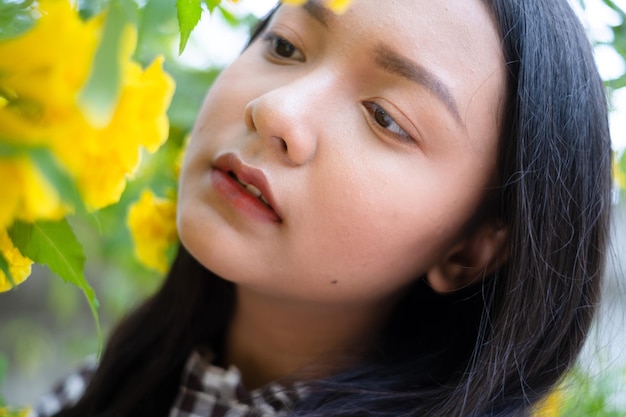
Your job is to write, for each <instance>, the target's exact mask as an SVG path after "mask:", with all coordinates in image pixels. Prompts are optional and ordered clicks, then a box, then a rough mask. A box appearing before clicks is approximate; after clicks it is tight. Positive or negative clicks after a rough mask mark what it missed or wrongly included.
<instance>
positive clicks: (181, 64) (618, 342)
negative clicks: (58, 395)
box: [0, 0, 626, 416]
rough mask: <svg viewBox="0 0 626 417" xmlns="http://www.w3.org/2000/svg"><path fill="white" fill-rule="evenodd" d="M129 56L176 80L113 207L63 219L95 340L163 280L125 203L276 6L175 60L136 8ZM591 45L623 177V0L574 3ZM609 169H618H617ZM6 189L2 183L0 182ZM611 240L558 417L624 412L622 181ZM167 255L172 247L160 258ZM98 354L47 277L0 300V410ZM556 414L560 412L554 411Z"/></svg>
mask: <svg viewBox="0 0 626 417" xmlns="http://www.w3.org/2000/svg"><path fill="white" fill-rule="evenodd" d="M140 3H141V4H139V8H138V10H139V17H138V20H137V28H138V45H137V50H136V52H135V59H137V60H138V61H139V62H141V63H143V64H147V63H149V62H150V61H151V60H152V59H153V58H154V56H155V55H156V54H157V53H158V54H163V52H164V51H165V55H166V56H165V58H166V60H165V69H166V70H167V71H168V72H169V73H170V74H171V75H172V77H173V78H174V79H175V80H176V93H175V95H174V98H173V101H172V104H171V106H170V108H169V111H168V116H169V119H170V134H169V139H168V141H167V143H166V144H165V145H164V146H162V147H161V149H160V150H159V151H158V152H157V153H155V154H154V155H144V158H143V162H142V165H141V167H140V169H139V171H138V172H137V173H136V175H135V176H134V178H133V180H132V181H130V182H129V183H128V186H127V188H126V190H125V192H124V194H123V195H122V198H121V200H120V202H119V203H118V204H115V205H113V206H110V207H107V208H104V209H102V210H100V211H98V212H97V213H96V214H94V216H95V217H96V221H85V220H84V219H72V220H71V222H72V226H73V228H74V230H75V232H76V234H77V235H78V237H79V240H80V241H81V243H82V245H83V246H84V248H85V253H86V254H87V264H86V277H87V279H88V281H89V282H90V283H91V285H92V286H93V287H94V289H95V290H96V294H97V297H98V299H99V302H100V322H101V326H102V329H103V333H104V337H105V339H106V335H107V334H108V333H109V332H110V330H111V327H112V326H113V325H114V323H116V322H117V321H118V320H119V319H120V318H121V317H123V316H124V315H125V314H126V313H127V312H128V311H129V310H130V309H132V308H133V307H134V306H136V305H137V304H138V303H139V302H140V301H141V300H143V299H145V298H146V297H147V296H148V295H149V294H151V293H152V292H153V291H154V290H155V289H156V288H157V287H158V286H159V284H160V282H161V273H160V272H156V271H154V270H152V269H149V268H147V267H145V266H143V265H142V264H141V263H140V262H139V261H138V260H137V259H136V258H135V256H134V247H133V242H132V239H131V238H130V235H129V231H128V230H127V228H125V227H119V226H120V221H124V219H125V218H126V213H127V211H128V208H129V205H130V204H132V203H133V202H134V201H136V200H137V199H138V198H139V195H140V194H141V192H142V190H143V189H145V188H146V187H148V188H150V189H152V190H153V191H154V192H155V193H156V194H158V195H161V196H165V195H171V194H172V193H173V190H175V184H176V173H175V169H172V170H163V167H164V166H167V167H173V166H176V160H178V158H179V157H180V150H181V148H182V146H183V144H184V141H185V138H186V135H187V133H188V132H189V129H190V128H191V126H192V123H193V121H194V119H195V116H196V112H197V109H198V108H199V106H200V103H201V101H202V99H203V96H204V94H205V92H206V90H207V89H208V88H209V86H210V84H211V83H212V81H213V80H214V78H215V76H216V75H217V74H218V73H219V70H220V69H221V68H223V66H224V65H226V64H227V63H228V62H230V61H231V60H232V59H234V58H235V57H236V56H237V55H238V54H239V53H240V51H241V50H242V48H243V46H244V44H245V42H246V40H247V38H248V33H249V30H250V27H251V25H253V24H254V22H255V21H256V20H257V19H258V18H259V17H260V16H263V15H265V14H266V13H267V11H268V10H269V9H270V8H271V7H272V6H273V5H274V4H275V2H274V1H273V0H240V1H239V2H237V3H236V4H235V3H229V2H225V3H223V5H222V7H221V8H219V9H215V10H214V11H213V13H211V14H209V13H208V12H205V13H203V17H202V19H201V21H200V23H199V25H198V26H197V27H196V29H195V30H194V31H193V32H192V35H191V37H190V39H189V42H188V44H187V47H186V49H185V50H184V53H182V54H181V55H179V54H178V45H179V28H178V23H177V21H176V14H175V13H173V12H172V8H174V7H175V5H174V2H173V1H163V0H148V1H145V2H140ZM573 5H574V7H575V8H576V10H577V11H578V13H579V16H580V17H581V20H582V21H583V23H584V24H585V26H586V28H587V30H588V33H589V36H590V39H591V40H592V42H593V43H594V45H595V51H596V59H597V62H598V66H599V68H600V72H601V75H602V77H603V79H605V81H606V85H607V89H608V91H609V97H610V103H611V108H612V114H611V129H612V136H613V144H614V149H615V152H616V162H618V164H619V166H621V167H622V168H621V169H622V170H621V171H620V172H622V174H619V175H622V181H624V178H625V177H624V176H623V175H624V174H623V173H624V172H626V156H625V154H624V150H625V149H626V64H625V61H624V57H626V13H625V12H624V11H625V10H626V0H619V1H618V0H584V1H578V0H575V1H574V2H573ZM616 173H618V171H617V170H616ZM2 181H6V179H4V178H3V179H2ZM614 205H615V216H614V227H613V229H612V230H613V239H612V245H611V249H610V253H609V254H608V255H609V263H608V271H607V280H606V288H605V294H604V298H603V304H602V309H601V312H600V315H599V317H598V320H597V322H596V325H595V327H594V332H593V334H592V337H590V339H589V341H588V343H587V346H586V348H585V351H584V354H583V356H582V357H581V360H580V364H579V365H578V367H577V368H576V370H575V371H574V372H572V375H571V377H570V378H569V379H568V382H567V383H568V384H571V385H573V386H575V388H574V389H575V390H577V392H579V393H581V395H579V396H578V397H579V399H580V398H582V399H583V400H580V404H579V406H577V407H576V411H575V412H574V411H567V413H568V414H562V415H567V416H575V415H579V416H626V279H625V274H624V273H625V272H626V183H625V182H622V183H621V187H620V185H619V184H616V187H615V198H614ZM171 255H172V253H171V251H170V253H169V256H170V257H171ZM97 349H98V338H97V333H96V330H95V326H94V321H93V318H92V316H91V313H90V310H89V307H88V305H87V303H86V302H85V300H84V297H83V295H82V294H81V293H80V292H79V291H78V290H77V289H76V288H75V287H73V286H71V285H68V284H66V283H65V282H63V281H62V280H60V279H58V278H57V277H55V276H52V275H51V274H50V273H49V272H48V270H47V269H45V268H42V267H38V266H34V268H33V274H32V276H31V277H30V278H29V279H27V280H26V281H25V282H24V283H23V284H21V285H19V286H18V287H16V288H14V289H13V290H11V291H9V292H6V293H0V404H2V403H3V402H4V403H6V404H9V405H12V406H19V405H26V404H30V403H32V402H33V401H34V400H35V399H36V398H38V397H39V396H41V395H42V394H44V393H45V392H47V391H48V390H49V389H50V387H51V386H52V384H53V383H54V381H57V380H58V379H59V378H62V377H63V376H64V375H65V374H67V373H68V372H69V371H71V370H72V369H74V368H75V367H76V366H78V365H79V364H80V363H81V362H82V361H84V360H85V359H86V358H88V357H90V356H94V355H95V354H96V352H97ZM555 415H557V414H555Z"/></svg>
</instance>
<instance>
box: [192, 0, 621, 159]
mask: <svg viewBox="0 0 626 417" xmlns="http://www.w3.org/2000/svg"><path fill="white" fill-rule="evenodd" d="M571 2H572V4H573V5H574V8H575V9H576V10H577V12H578V14H579V16H580V17H581V20H582V21H583V24H584V25H585V27H586V28H587V31H588V33H589V37H590V38H591V39H592V40H594V41H595V42H611V41H612V39H613V33H612V31H611V29H610V27H609V26H616V25H619V24H620V23H621V17H620V16H619V15H618V14H617V13H615V12H614V11H613V10H611V9H610V8H609V7H607V6H606V5H605V4H604V3H602V1H601V0H585V4H586V10H584V11H583V10H582V9H581V7H580V5H579V3H578V1H577V0H571ZM614 2H615V3H616V4H617V5H619V6H620V7H622V8H623V9H625V10H626V0H614ZM226 4H227V7H229V9H230V10H231V11H232V12H233V13H235V14H238V15H244V14H246V13H248V12H250V13H253V14H255V15H256V16H259V17H262V16H264V15H265V14H266V13H267V12H268V11H269V10H270V9H271V7H272V6H273V5H275V4H276V0H240V1H239V2H238V3H237V4H232V3H228V2H226ZM216 39H219V42H216V41H207V40H216ZM246 40H247V32H246V31H245V30H241V31H234V30H233V29H232V28H230V27H229V26H228V25H227V24H226V23H225V22H224V21H223V19H222V18H221V16H220V15H219V13H215V14H214V15H212V16H209V14H208V13H204V15H203V18H202V20H201V22H200V24H199V25H198V26H197V27H196V29H195V30H194V32H193V33H192V35H191V38H190V40H189V43H188V44H187V48H186V49H185V52H184V53H183V55H182V56H181V60H182V61H183V62H185V63H187V64H189V65H192V66H197V67H199V68H203V67H206V66H208V65H210V64H217V65H226V64H227V63H229V62H231V61H232V60H234V59H235V58H236V57H237V56H238V55H239V53H240V52H241V49H242V48H243V45H244V43H245V42H246ZM595 55H596V61H597V63H598V67H599V70H600V74H601V76H602V78H604V79H605V80H610V79H614V78H617V77H619V76H620V75H621V74H623V73H624V72H626V64H625V62H624V58H623V57H621V56H620V55H619V54H618V53H617V52H616V51H615V50H614V49H613V48H612V47H610V46H607V45H598V46H597V47H596V49H595ZM610 99H611V100H610V103H611V107H612V109H613V111H612V112H611V136H612V140H613V148H614V149H615V150H618V151H622V150H625V149H626V88H621V89H619V90H616V91H615V92H614V93H613V94H612V96H611V97H610Z"/></svg>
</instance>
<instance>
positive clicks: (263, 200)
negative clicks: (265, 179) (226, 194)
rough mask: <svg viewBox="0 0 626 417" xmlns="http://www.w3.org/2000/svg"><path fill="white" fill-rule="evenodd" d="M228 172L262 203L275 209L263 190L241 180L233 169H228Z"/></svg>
mask: <svg viewBox="0 0 626 417" xmlns="http://www.w3.org/2000/svg"><path fill="white" fill-rule="evenodd" d="M227 174H228V175H229V176H230V177H231V178H232V179H234V180H235V181H237V182H238V183H239V185H241V186H242V187H243V188H245V189H246V190H248V191H249V192H250V194H252V195H253V196H255V197H256V198H258V199H259V200H260V201H261V203H263V204H265V205H266V206H267V207H268V208H270V209H272V210H274V208H273V207H272V205H271V204H270V202H269V201H268V200H267V198H265V196H264V195H263V193H262V192H261V190H259V189H258V188H256V187H255V186H254V185H252V184H248V183H246V182H244V181H242V180H240V179H239V178H238V177H237V174H235V173H234V172H233V171H228V172H227Z"/></svg>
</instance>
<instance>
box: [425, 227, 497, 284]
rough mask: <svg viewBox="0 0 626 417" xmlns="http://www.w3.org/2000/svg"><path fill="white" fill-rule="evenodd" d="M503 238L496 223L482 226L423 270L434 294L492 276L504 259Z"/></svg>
mask: <svg viewBox="0 0 626 417" xmlns="http://www.w3.org/2000/svg"><path fill="white" fill-rule="evenodd" d="M507 235H508V233H507V229H506V227H505V226H503V225H502V224H501V223H500V222H495V221H488V222H485V223H483V224H482V225H480V226H479V227H477V228H476V229H475V230H474V232H473V233H471V234H470V235H469V236H466V237H465V238H464V239H463V240H462V241H461V242H459V243H458V244H457V245H455V246H454V247H453V248H452V249H451V250H450V252H449V254H448V255H447V256H446V257H445V258H444V259H443V260H442V261H441V262H440V263H438V264H437V265H434V266H433V267H432V268H431V269H430V270H428V271H427V273H426V280H427V282H428V284H429V285H430V286H431V287H432V288H433V290H435V291H436V292H439V293H446V292H451V291H455V290H458V289H460V288H463V287H466V286H468V285H471V284H473V283H476V282H479V281H481V280H483V279H484V278H485V277H488V276H489V275H491V274H493V273H494V272H495V271H496V270H497V269H498V268H500V267H501V266H502V265H503V264H504V263H505V262H506V261H507V259H508V245H507Z"/></svg>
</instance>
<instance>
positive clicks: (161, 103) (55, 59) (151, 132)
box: [0, 0, 174, 289]
mask: <svg viewBox="0 0 626 417" xmlns="http://www.w3.org/2000/svg"><path fill="white" fill-rule="evenodd" d="M73 4H75V2H73V1H71V0H40V1H38V2H36V3H35V5H36V7H37V9H38V14H39V16H40V17H39V18H38V20H37V22H36V23H35V25H34V26H33V28H31V29H30V30H29V31H27V32H26V33H24V34H22V35H20V36H17V37H15V38H12V39H7V40H3V41H0V144H4V145H7V146H8V147H9V148H10V147H11V146H23V145H28V146H42V147H45V148H47V149H49V150H50V152H51V154H52V156H53V158H54V159H55V160H56V161H57V162H58V164H59V165H60V167H62V169H64V170H65V171H66V172H67V174H68V175H69V176H70V177H71V178H73V179H74V181H75V182H76V184H77V187H78V189H79V191H80V194H81V197H82V199H83V200H84V203H85V206H86V207H87V208H88V209H90V210H97V209H99V208H102V207H104V206H107V205H109V204H113V203H116V202H117V201H119V198H120V196H121V194H122V192H123V190H124V188H125V186H126V181H127V179H128V177H129V176H131V175H132V174H133V172H134V171H135V170H136V169H137V166H138V164H139V162H140V156H141V152H142V149H145V150H147V151H148V152H155V151H156V150H157V149H158V148H159V147H160V146H161V145H162V144H163V143H164V141H165V140H166V139H167V136H168V129H169V127H168V120H167V116H166V110H167V107H168V106H169V103H170V100H171V98H172V95H173V92H174V83H173V81H172V79H171V78H170V77H169V76H168V75H167V74H166V73H164V71H163V69H162V59H157V60H155V62H153V63H152V65H150V66H149V67H148V68H146V69H143V68H142V67H141V66H140V65H139V64H137V63H136V62H134V61H132V54H133V50H134V49H135V44H136V33H135V29H134V27H132V26H127V27H126V28H125V29H124V31H123V33H122V45H121V48H120V56H119V62H120V65H121V81H120V93H119V100H118V101H117V103H115V106H114V109H113V113H112V116H111V118H110V120H107V121H106V122H107V123H104V124H103V125H98V124H96V123H93V118H92V117H90V116H93V115H87V114H85V113H84V111H83V109H82V108H81V106H80V103H79V97H80V94H81V91H82V89H83V88H84V86H85V83H86V81H87V79H88V77H89V74H90V72H91V68H92V65H93V60H94V56H95V52H96V50H97V48H98V45H99V42H100V39H101V37H102V31H103V23H104V15H100V16H97V17H96V18H93V19H90V20H88V21H84V20H83V19H82V18H81V17H80V15H79V13H78V11H77V10H75V8H74V6H73ZM0 178H3V179H9V178H10V180H9V181H4V183H3V190H2V193H1V197H0V230H2V231H3V233H5V234H6V231H5V230H6V228H8V227H10V225H11V224H12V223H13V222H14V221H15V220H22V221H26V222H30V223H32V222H36V221H38V220H58V219H60V218H62V217H63V216H65V215H67V214H68V213H70V212H71V210H72V208H71V207H70V206H69V205H68V202H65V201H63V200H62V198H61V196H60V195H59V193H58V191H57V190H56V189H55V188H54V186H53V184H51V183H50V181H48V180H47V179H46V178H45V176H44V174H43V173H42V171H41V170H40V167H38V166H37V165H36V163H35V161H33V160H31V159H30V158H29V157H28V156H27V155H20V156H4V157H2V158H0ZM3 245H4V246H3V248H4V247H6V248H13V244H12V243H11V242H10V239H9V238H8V236H5V237H4V241H3ZM7 250H8V249H7ZM8 253H9V255H5V258H6V259H7V261H8V262H9V264H10V266H9V267H10V268H16V273H15V274H14V278H15V281H16V283H18V282H19V281H22V280H23V279H24V278H25V277H26V276H27V275H28V274H26V275H24V273H22V271H26V269H25V261H24V260H23V258H20V257H18V256H17V255H15V256H14V254H15V252H13V251H12V250H11V251H9V252H8ZM29 269H30V261H28V270H29ZM11 271H13V269H11ZM0 278H2V279H0V285H2V288H4V289H6V287H7V285H8V284H7V283H6V280H5V277H4V276H2V277H0Z"/></svg>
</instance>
